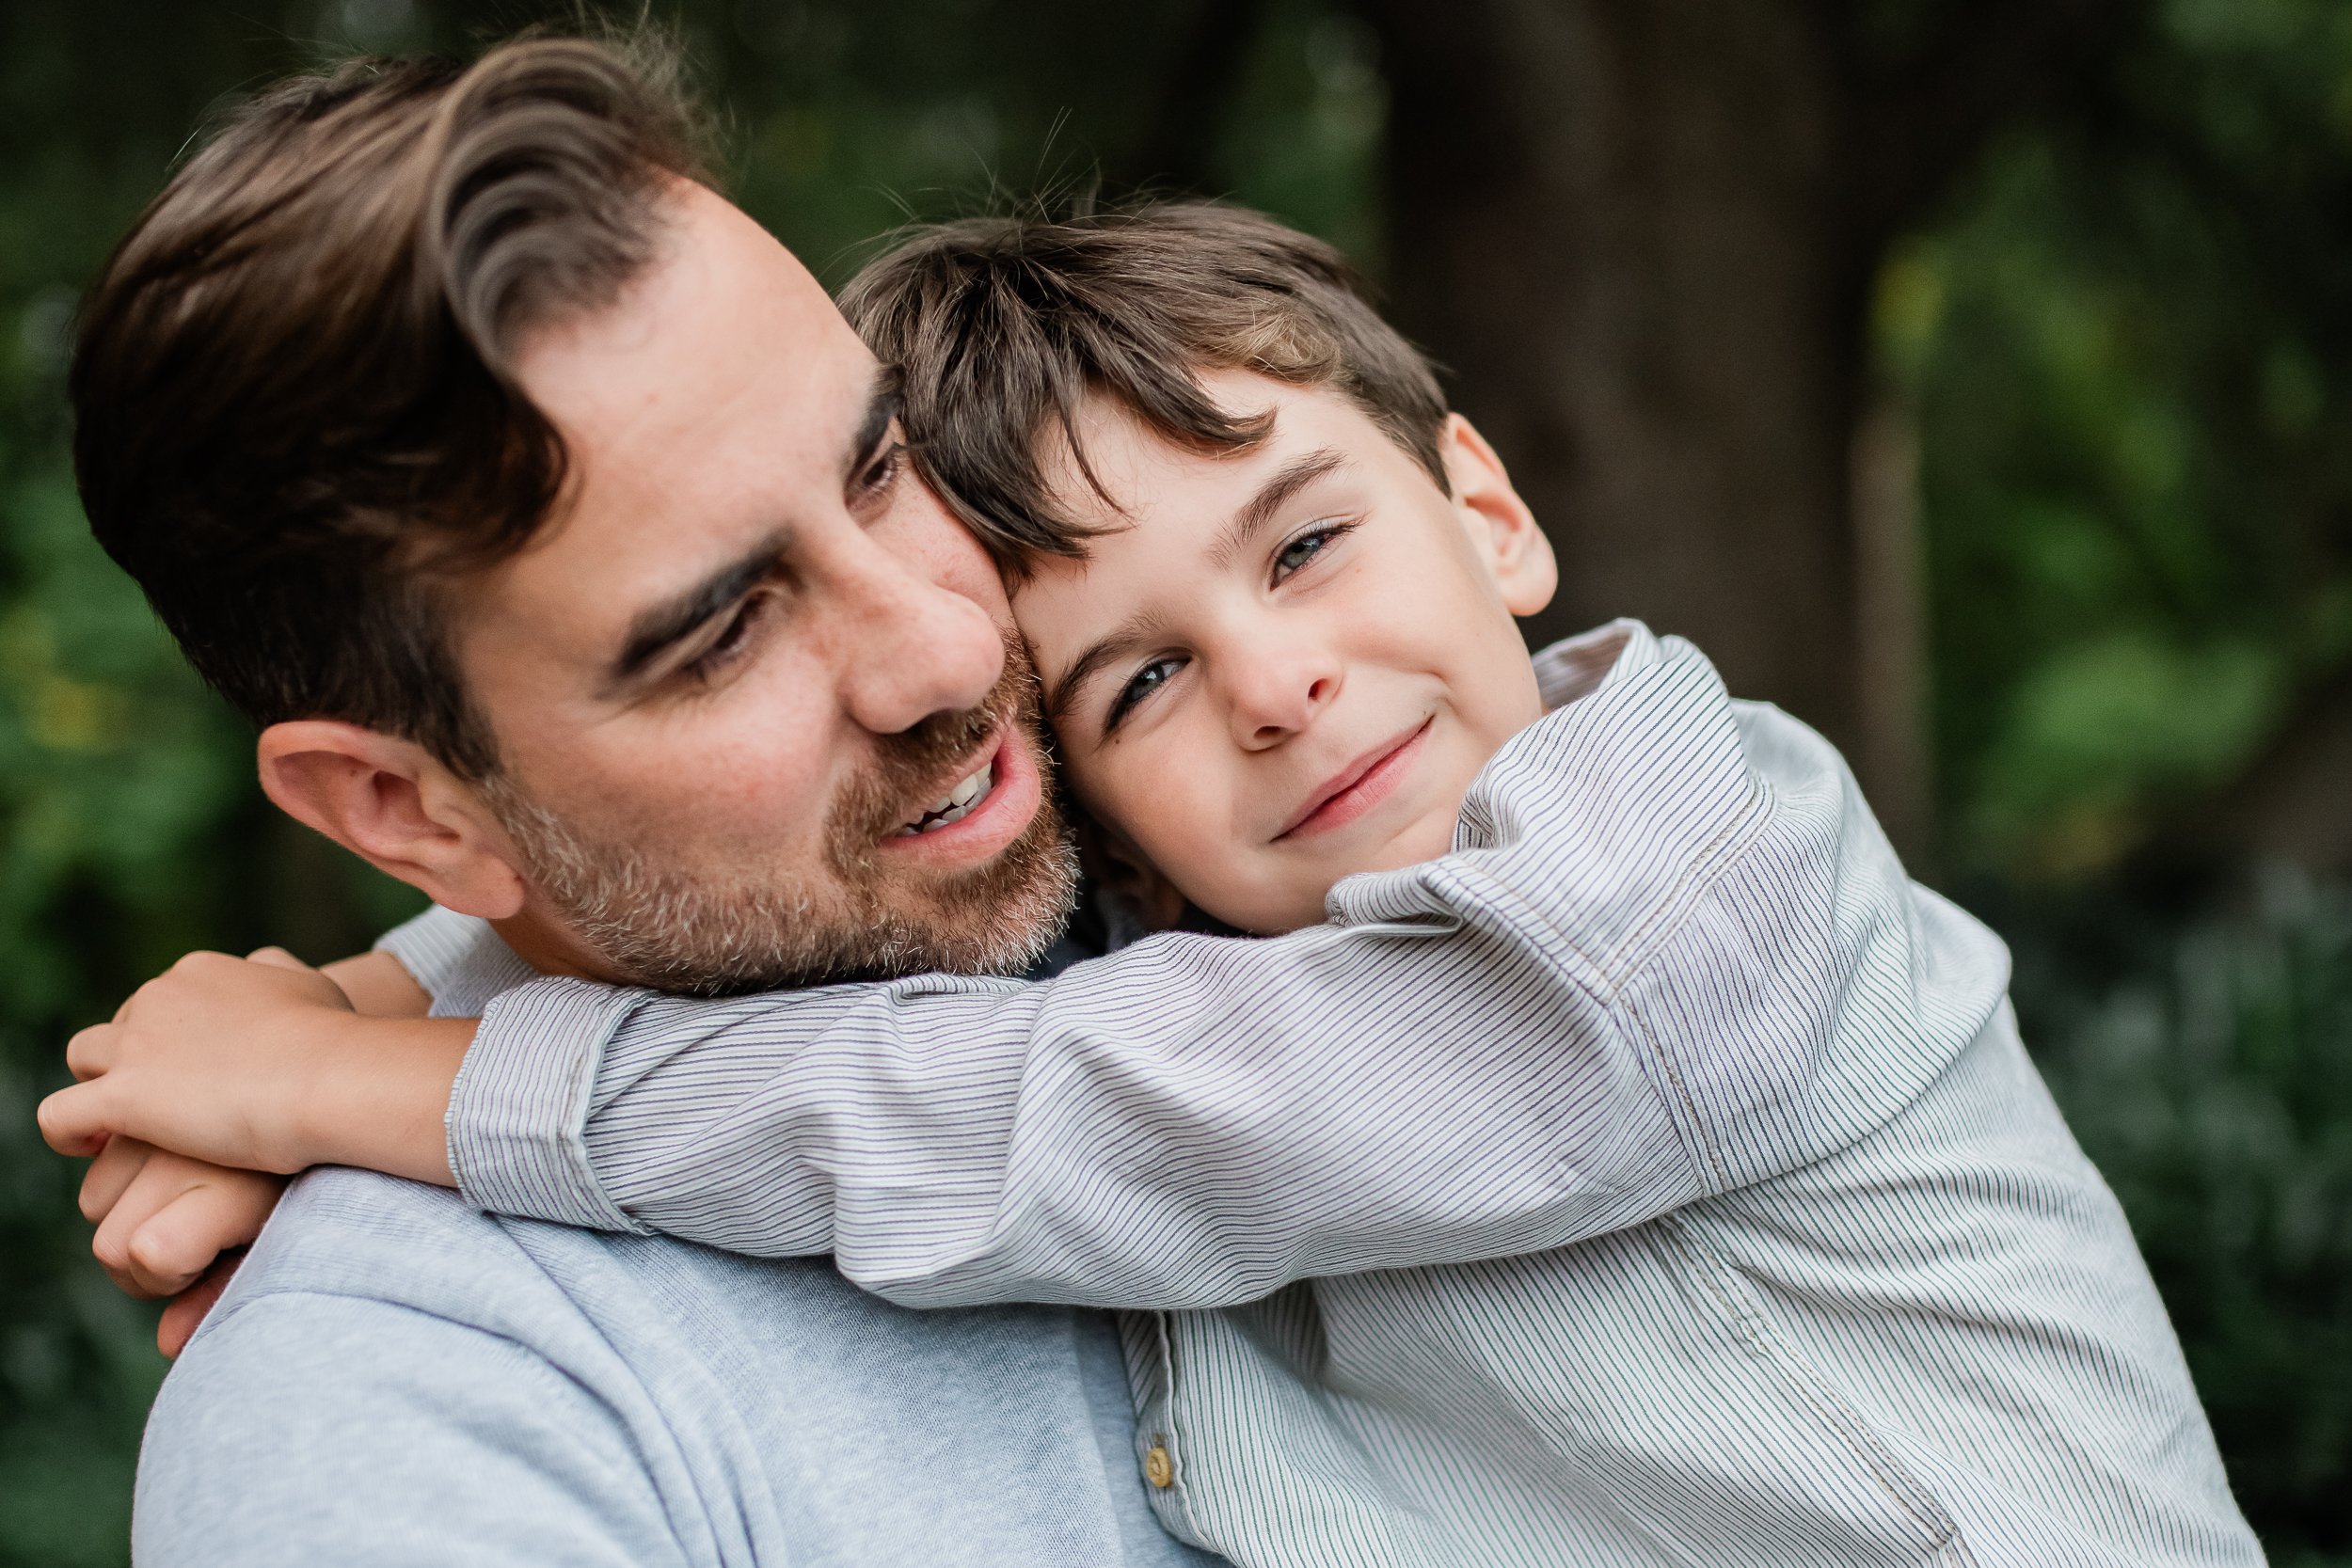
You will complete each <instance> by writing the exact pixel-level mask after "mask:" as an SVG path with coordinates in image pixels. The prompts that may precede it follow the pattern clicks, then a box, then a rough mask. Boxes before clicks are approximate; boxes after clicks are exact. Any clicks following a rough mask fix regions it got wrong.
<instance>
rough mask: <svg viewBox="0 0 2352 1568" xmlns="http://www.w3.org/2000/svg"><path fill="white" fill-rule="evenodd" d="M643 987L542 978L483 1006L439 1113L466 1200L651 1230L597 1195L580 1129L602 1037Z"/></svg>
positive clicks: (505, 1210)
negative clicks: (444, 1112) (445, 1109)
mask: <svg viewBox="0 0 2352 1568" xmlns="http://www.w3.org/2000/svg"><path fill="white" fill-rule="evenodd" d="M643 998H644V992H641V991H630V990H621V989H620V988H618V987H614V986H604V985H598V984H596V983H595V982H594V981H589V980H573V979H561V978H551V979H544V980H533V981H532V982H531V983H530V984H529V985H525V986H518V987H516V989H514V990H510V991H507V992H505V993H504V994H502V995H501V996H500V997H499V998H498V999H497V1000H495V1001H493V1002H492V1003H491V1004H490V1005H489V1006H487V1007H486V1008H485V1009H484V1010H483V1014H482V1026H481V1028H480V1029H478V1030H477V1031H475V1034H474V1039H473V1044H472V1046H471V1047H470V1048H469V1050H468V1051H467V1053H466V1060H465V1063H464V1065H463V1066H462V1067H460V1068H459V1069H458V1070H457V1082H456V1085H454V1086H453V1088H452V1089H451V1091H450V1098H449V1117H448V1120H447V1121H446V1123H445V1124H444V1125H445V1127H446V1129H447V1132H448V1134H449V1163H450V1169H451V1170H452V1172H453V1173H454V1174H455V1176H456V1178H457V1190H458V1193H459V1194H460V1195H461V1196H463V1197H464V1198H465V1200H466V1201H467V1202H469V1203H470V1204H472V1205H473V1206H474V1207H475V1208H477V1209H481V1210H484V1211H485V1212H490V1213H494V1214H516V1215H521V1216H523V1217H525V1218H528V1219H537V1220H551V1221H553V1222H555V1223H556V1224H558V1225H574V1226H581V1227H586V1228H588V1229H591V1230H626V1231H633V1232H636V1233H638V1234H640V1235H645V1234H650V1233H651V1229H652V1227H649V1226H644V1225H640V1224H639V1223H638V1222H637V1221H635V1220H634V1219H631V1218H630V1217H629V1216H628V1214H627V1213H626V1212H623V1211H622V1210H621V1209H620V1208H619V1207H618V1206H617V1205H616V1204H614V1203H613V1202H612V1199H611V1198H610V1197H608V1196H605V1191H604V1187H603V1184H602V1183H601V1182H599V1181H598V1180H596V1168H595V1166H594V1165H593V1164H591V1163H590V1161H589V1158H588V1146H587V1142H586V1136H585V1134H586V1130H587V1124H588V1108H589V1099H590V1096H591V1094H592V1093H593V1092H594V1090H595V1088H596V1065H597V1063H598V1062H599V1061H600V1060H602V1058H603V1055H604V1048H605V1042H606V1041H607V1040H609V1039H611V1038H612V1036H613V1034H614V1032H615V1031H617V1030H618V1029H619V1028H620V1027H621V1025H622V1024H623V1023H625V1022H628V1016H629V1014H631V1013H632V1012H634V1011H635V1010H636V1008H637V1005H638V1003H639V1002H640V1001H642V1000H643Z"/></svg>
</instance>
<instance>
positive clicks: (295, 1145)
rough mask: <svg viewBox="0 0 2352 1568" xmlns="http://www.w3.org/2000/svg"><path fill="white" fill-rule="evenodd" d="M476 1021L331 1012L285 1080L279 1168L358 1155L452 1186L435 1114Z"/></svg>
mask: <svg viewBox="0 0 2352 1568" xmlns="http://www.w3.org/2000/svg"><path fill="white" fill-rule="evenodd" d="M476 1022H477V1021H476V1020H473V1019H456V1018H435V1019H427V1018H404V1019H383V1018H369V1017H366V1016H365V1015H362V1014H358V1013H343V1014H339V1015H337V1016H336V1017H335V1018H334V1020H333V1021H332V1022H331V1024H330V1025H329V1026H327V1027H325V1028H323V1029H321V1030H320V1032H319V1035H318V1037H317V1039H316V1044H315V1047H314V1048H313V1049H312V1050H310V1052H308V1053H306V1056H307V1061H308V1069H307V1070H306V1071H304V1072H303V1073H302V1074H300V1075H299V1081H298V1083H297V1084H296V1085H294V1092H293V1096H292V1104H291V1107H290V1109H289V1111H288V1113H287V1115H286V1116H285V1117H284V1129H285V1131H286V1132H287V1133H288V1134H289V1140H288V1141H289V1147H288V1148H287V1149H285V1150H284V1151H283V1152H284V1153H285V1154H286V1155H287V1156H289V1158H290V1162H291V1163H289V1164H286V1165H285V1166H284V1167H283V1168H286V1169H290V1170H301V1169H304V1168H307V1167H309V1166H310V1165H357V1166H360V1167H362V1168H364V1169H368V1170H378V1171H383V1172H385V1173H386V1174H387V1175H391V1176H400V1177H405V1178H407V1179H408V1180H414V1181H425V1182H430V1183H433V1184H435V1185H437V1186H445V1187H446V1186H454V1185H455V1184H456V1183H455V1180H454V1179H453V1176H452V1174H451V1172H450V1168H449V1143H448V1137H447V1134H446V1133H445V1132H444V1131H443V1121H444V1118H445V1117H446V1115H447V1113H448V1110H449V1099H450V1092H451V1089H452V1088H453V1085H455V1083H456V1079H457V1069H458V1067H459V1066H460V1065H461V1064H462V1063H463V1062H464V1060H465V1055H466V1047H467V1046H468V1045H469V1043H471V1041H472V1039H473V1033H474V1028H475V1025H476Z"/></svg>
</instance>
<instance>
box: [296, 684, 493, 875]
mask: <svg viewBox="0 0 2352 1568" xmlns="http://www.w3.org/2000/svg"><path fill="white" fill-rule="evenodd" d="M258 750H259V756H260V763H261V772H262V792H263V793H264V794H266V795H267V796H268V797H269V798H270V799H271V800H273V801H275V802H276V803H277V805H278V809H279V810H280V811H283V812H284V813H285V814H286V815H287V816H291V817H293V818H294V820H296V821H297V822H300V823H303V824H304V825H305V826H308V827H310V828H315V829H316V830H318V831H319V832H322V833H325V834H326V836H327V837H328V838H331V839H333V840H334V841H335V842H336V843H338V844H340V845H342V847H344V848H346V849H348V850H350V851H351V852H352V853H353V854H355V855H358V857H359V858H360V859H361V860H364V861H366V862H367V863H369V864H371V865H373V866H374V867H375V868H376V869H377V870H379V871H382V872H385V873H386V874H388V875H389V876H393V877H397V878H399V879H401V880H402V881H404V882H406V883H407V884H408V885H409V886H411V887H415V888H421V889H422V890H423V891H424V893H425V895H427V896H428V897H430V898H431V899H432V900H433V901H434V902H435V903H437V904H438V905H440V906H441V907H443V908H444V909H450V910H454V911H457V912H458V913H460V914H473V915H480V916H482V917H483V918H484V919H485V920H504V919H506V918H508V917H509V916H512V915H514V914H516V913H517V912H518V911H520V910H521V909H522V907H523V899H524V895H525V893H526V891H527V887H526V884H525V882H524V880H523V878H522V876H521V874H520V873H519V872H518V871H517V870H516V867H515V859H514V848H513V846H512V844H511V843H510V842H509V840H508V839H507V836H506V834H505V832H503V831H502V830H501V829H500V827H499V825H498V821H497V818H496V817H494V816H492V815H491V814H490V811H489V809H488V808H487V807H486V806H485V804H484V803H483V800H482V796H481V792H480V791H478V790H476V789H475V788H474V787H473V786H472V785H470V784H467V783H466V782H465V781H464V780H463V779H460V778H459V777H458V776H457V775H456V774H454V773H453V772H451V771H450V770H449V768H448V767H447V766H445V765H444V764H443V763H442V762H441V761H440V760H439V759H438V758H437V757H435V756H434V755H433V753H431V752H427V751H426V750H425V749H424V748H423V747H421V746H420V745H418V744H416V742H414V741H411V740H402V739H400V738H399V737H397V736H389V735H385V734H383V733H382V732H380V731H377V730H370V729H362V728H360V727H359V726H358V725H357V724H345V723H341V722H338V721H334V720H327V719H301V720H294V721H290V722H287V723H283V724H272V725H271V726H270V727H269V728H268V729H265V730H263V731H262V739H261V744H260V747H259V749H258Z"/></svg>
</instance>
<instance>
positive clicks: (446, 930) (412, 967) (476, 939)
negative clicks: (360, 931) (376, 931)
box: [375, 904, 499, 998]
mask: <svg viewBox="0 0 2352 1568" xmlns="http://www.w3.org/2000/svg"><path fill="white" fill-rule="evenodd" d="M498 941H499V938H498V934H497V933H496V932H494V931H493V930H491V929H490V923H489V922H488V921H486V920H478V919H476V918H475V917H473V916H472V915H469V914H457V913H454V912H453V911H449V910H445V909H443V908H441V906H440V905H438V904H428V905H427V906H425V911H424V912H423V913H422V914H421V915H418V916H416V917H415V918H413V919H410V920H405V921H403V922H401V923H400V924H399V925H397V926H395V927H392V928H391V929H390V930H389V931H387V932H385V933H384V934H383V935H382V936H380V937H378V938H376V939H375V950H376V951H377V952H379V953H389V954H390V955H391V956H392V957H393V958H398V959H399V960H400V967H401V968H403V969H405V970H406V971H407V972H408V977H409V978H410V979H412V980H414V981H416V982H417V984H418V985H420V986H421V987H422V988H423V989H424V990H425V993H426V994H427V995H429V996H432V997H435V998H438V997H440V996H441V995H442V993H444V992H445V991H447V990H450V989H451V988H452V986H453V983H454V982H455V980H456V978H457V976H458V975H460V974H463V973H464V972H465V971H466V969H467V968H468V966H469V965H471V964H474V963H477V962H479V961H480V959H481V956H482V954H483V952H484V951H485V949H487V948H489V947H490V946H492V945H493V944H495V943H497V942H498Z"/></svg>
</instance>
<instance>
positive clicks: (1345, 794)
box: [1274, 719, 1434, 842]
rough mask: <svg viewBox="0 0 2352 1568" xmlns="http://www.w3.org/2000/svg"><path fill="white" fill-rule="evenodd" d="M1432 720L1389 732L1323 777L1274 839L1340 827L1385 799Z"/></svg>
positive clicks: (1401, 777) (1307, 835)
mask: <svg viewBox="0 0 2352 1568" xmlns="http://www.w3.org/2000/svg"><path fill="white" fill-rule="evenodd" d="M1433 722H1434V720H1432V719H1424V720H1422V721H1421V722H1420V723H1418V724H1415V725H1414V726H1413V727H1412V728H1411V729H1409V730H1406V732H1405V733H1404V734H1403V735H1399V736H1391V737H1390V738H1389V739H1387V740H1384V741H1382V742H1381V743H1380V744H1379V745H1377V746H1375V747H1374V748H1373V749H1372V750H1371V751H1369V752H1365V753H1364V754H1363V755H1361V756H1359V757H1358V758H1357V759H1356V760H1355V761H1354V762H1351V763H1349V764H1348V765H1347V766H1346V767H1345V768H1341V769H1340V770H1339V771H1338V772H1336V773H1334V774H1332V775H1331V776H1330V777H1329V778H1327V779H1326V780H1324V781H1323V783H1322V784H1321V785H1319V786H1318V787H1317V788H1316V790H1315V792H1314V793H1313V794H1311V795H1310V796H1308V797H1307V800H1306V803H1305V804H1304V805H1302V806H1300V807H1299V808H1298V811H1297V814H1296V815H1295V816H1292V818H1291V819H1290V821H1289V822H1287V823H1285V824H1284V825H1283V827H1282V831H1281V832H1279V833H1276V834H1275V835H1274V837H1275V839H1276V841H1277V842H1279V841H1280V840H1283V839H1286V838H1288V839H1298V838H1311V837H1313V836H1314V835H1315V834H1317V833H1322V832H1330V831H1331V830H1332V829H1334V828H1343V827H1345V826H1346V825H1347V824H1348V823H1350V822H1353V821H1355V820H1356V819H1357V818H1358V817H1359V816H1363V815H1364V814H1365V813H1366V812H1369V811H1370V810H1372V808H1373V807H1375V806H1376V805H1378V804H1379V803H1380V802H1381V801H1383V800H1387V799H1388V798H1389V796H1390V795H1391V793H1392V792H1394V790H1395V789H1396V786H1397V785H1398V784H1402V783H1403V782H1404V779H1405V775H1406V771H1407V770H1409V769H1410V768H1411V767H1412V763H1413V758H1414V756H1415V755H1416V754H1417V753H1418V752H1420V750H1421V741H1422V736H1426V735H1427V734H1428V733H1429V726H1430V724H1431V723H1433Z"/></svg>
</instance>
